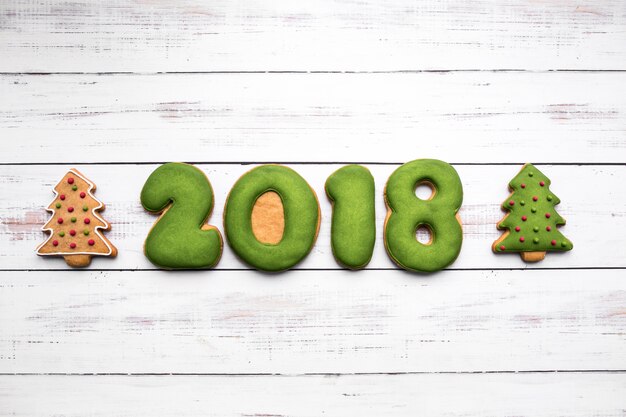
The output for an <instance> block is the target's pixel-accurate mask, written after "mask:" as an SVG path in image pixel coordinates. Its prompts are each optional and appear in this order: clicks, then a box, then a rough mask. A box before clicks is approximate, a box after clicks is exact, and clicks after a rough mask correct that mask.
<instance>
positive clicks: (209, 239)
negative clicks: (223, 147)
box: [141, 163, 222, 269]
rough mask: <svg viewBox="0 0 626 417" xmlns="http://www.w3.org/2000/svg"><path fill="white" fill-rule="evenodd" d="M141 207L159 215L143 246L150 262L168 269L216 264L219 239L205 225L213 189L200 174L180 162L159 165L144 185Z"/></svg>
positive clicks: (212, 228)
mask: <svg viewBox="0 0 626 417" xmlns="http://www.w3.org/2000/svg"><path fill="white" fill-rule="evenodd" d="M141 204H142V205H143V207H144V208H145V209H146V210H148V211H151V212H154V213H162V215H161V217H160V218H159V219H158V220H157V221H156V223H155V224H154V226H153V227H152V230H150V233H149V234H148V237H147V238H146V242H145V244H144V252H145V254H146V257H148V259H149V260H150V261H151V262H152V263H154V264H155V265H158V266H160V267H163V268H167V269H200V268H211V267H213V266H215V265H216V264H217V262H218V261H219V259H220V257H221V255H222V236H221V235H220V232H219V231H218V230H217V229H216V228H214V227H212V226H208V225H207V224H206V221H207V219H208V218H209V216H210V214H211V211H212V210H213V189H212V188H211V183H210V182H209V180H208V178H207V177H206V175H204V173H203V172H202V171H200V170H199V169H198V168H196V167H194V166H192V165H187V164H183V163H168V164H164V165H161V166H160V167H158V168H157V169H156V170H154V172H152V174H150V177H148V180H147V181H146V183H145V184H144V186H143V189H142V190H141Z"/></svg>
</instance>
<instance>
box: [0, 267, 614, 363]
mask: <svg viewBox="0 0 626 417" xmlns="http://www.w3.org/2000/svg"><path fill="white" fill-rule="evenodd" d="M0 301H1V302H0V328H1V329H2V338H1V339H0V372H2V373H16V372H17V373H23V372H26V373H56V372H60V373H117V372H120V373H272V374H273V373H285V374H294V373H298V374H301V373H312V372H314V373H363V372H367V373H376V372H442V371H452V372H457V371H467V372H474V371H502V370H506V371H529V370H542V371H543V370H547V371H551V370H598V369H600V370H622V369H624V363H625V361H626V339H625V338H624V334H625V333H626V314H625V312H624V305H625V302H626V287H625V284H624V273H623V271H615V270H602V271H593V272H589V271H567V272H564V271H538V270H527V271H447V272H443V273H440V274H438V275H436V276H432V277H419V276H414V275H410V274H406V273H402V272H400V271H362V272H360V273H359V274H354V273H350V272H348V271H322V272H320V271H292V272H289V273H285V274H282V275H276V276H266V275H263V274H260V273H257V272H252V271H235V272H227V271H217V272H215V271H214V272H191V273H184V272H174V273H168V272H155V271H148V272H145V271H144V272H116V271H113V272H96V271H74V272H72V273H69V272H66V271H58V272H2V273H0Z"/></svg>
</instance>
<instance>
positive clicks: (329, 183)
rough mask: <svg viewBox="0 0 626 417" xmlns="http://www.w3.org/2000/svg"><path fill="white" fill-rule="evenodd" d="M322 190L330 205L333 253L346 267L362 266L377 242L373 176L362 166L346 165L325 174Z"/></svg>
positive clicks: (369, 257) (366, 261) (358, 267)
mask: <svg viewBox="0 0 626 417" xmlns="http://www.w3.org/2000/svg"><path fill="white" fill-rule="evenodd" d="M325 189H326V195H327V196H328V198H329V199H330V201H331V203H332V205H333V216H332V225H331V232H330V238H331V246H332V250H333V255H334V256H335V259H336V260H337V262H339V263H340V264H341V265H343V266H345V267H347V268H350V269H361V268H364V267H365V266H366V265H367V264H368V263H369V261H370V259H372V252H373V251H374V243H375V242H376V209H375V187H374V177H372V174H371V173H370V171H369V170H368V169H367V168H365V167H362V166H360V165H347V166H345V167H343V168H340V169H338V170H337V171H335V172H334V173H333V174H332V175H331V176H330V177H328V179H327V180H326V185H325Z"/></svg>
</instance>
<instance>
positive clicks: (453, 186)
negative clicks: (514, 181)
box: [384, 159, 463, 272]
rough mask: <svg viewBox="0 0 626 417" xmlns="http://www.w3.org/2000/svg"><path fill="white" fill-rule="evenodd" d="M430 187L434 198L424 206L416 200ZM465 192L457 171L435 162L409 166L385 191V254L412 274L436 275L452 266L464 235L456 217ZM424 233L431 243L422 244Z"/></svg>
mask: <svg viewBox="0 0 626 417" xmlns="http://www.w3.org/2000/svg"><path fill="white" fill-rule="evenodd" d="M420 185H428V186H429V187H431V188H432V189H433V194H432V196H431V197H430V198H429V199H428V200H422V199H420V198H418V197H417V196H416V194H415V190H416V188H417V187H418V186H420ZM462 202H463V186H462V184H461V179H460V178H459V175H458V173H457V172H456V170H455V169H454V168H453V167H452V166H451V165H450V164H448V163H445V162H443V161H438V160H434V159H418V160H415V161H412V162H407V163H406V164H404V165H402V166H401V167H399V168H398V169H396V170H395V171H394V172H393V174H391V176H390V177H389V180H388V181H387V185H386V186H385V204H386V205H387V218H386V219H385V231H384V240H385V248H386V249H387V253H388V254H389V256H390V257H391V259H392V260H393V261H394V262H395V263H396V264H398V266H400V267H402V268H404V269H407V270H412V271H419V272H434V271H438V270H441V269H443V268H445V267H447V266H448V265H450V264H451V263H452V262H454V260H455V259H456V258H457V257H458V256H459V253H460V251H461V244H462V242H463V229H462V227H461V221H460V218H459V216H458V214H457V213H458V211H459V209H460V208H461V204H462ZM420 227H426V228H428V229H429V231H430V235H431V239H430V241H429V242H428V243H421V242H419V241H418V240H417V238H416V233H417V230H418V229H419V228H420Z"/></svg>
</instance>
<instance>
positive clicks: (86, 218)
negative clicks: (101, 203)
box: [83, 217, 91, 224]
mask: <svg viewBox="0 0 626 417" xmlns="http://www.w3.org/2000/svg"><path fill="white" fill-rule="evenodd" d="M83 221H84V222H85V224H89V223H91V220H89V218H88V217H85V220H83Z"/></svg>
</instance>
